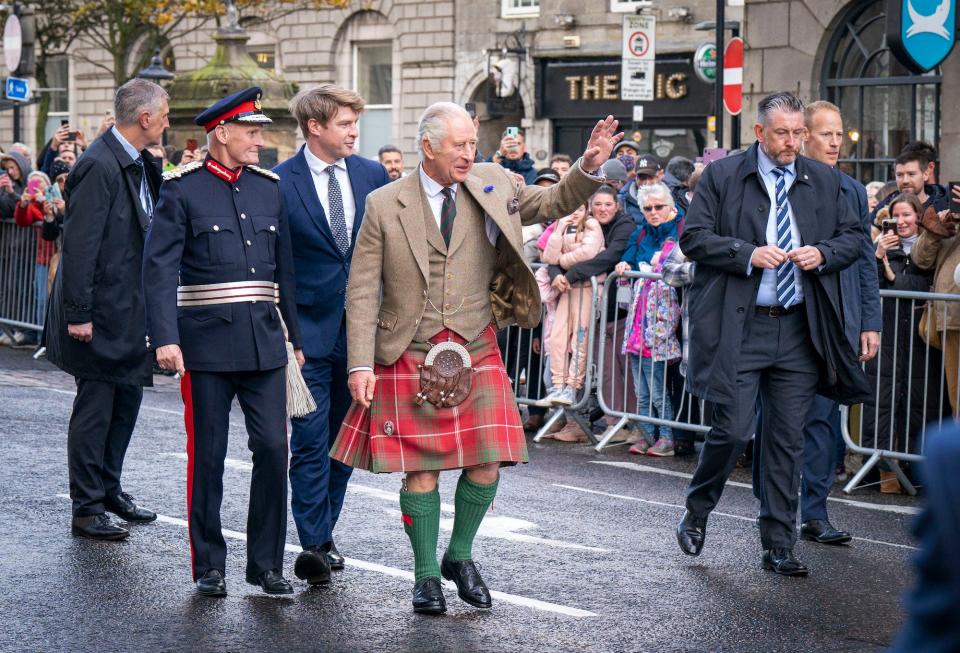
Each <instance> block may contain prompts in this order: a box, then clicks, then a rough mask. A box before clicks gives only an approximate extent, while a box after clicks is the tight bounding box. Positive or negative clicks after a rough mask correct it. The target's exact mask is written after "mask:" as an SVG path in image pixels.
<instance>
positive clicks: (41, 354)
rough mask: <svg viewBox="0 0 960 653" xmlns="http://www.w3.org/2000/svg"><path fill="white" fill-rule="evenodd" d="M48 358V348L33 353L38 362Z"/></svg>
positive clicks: (38, 348) (41, 347)
mask: <svg viewBox="0 0 960 653" xmlns="http://www.w3.org/2000/svg"><path fill="white" fill-rule="evenodd" d="M46 357H47V348H46V347H44V346H42V345H41V346H40V347H37V351H35V352H33V360H35V361H38V360H40V359H41V358H46Z"/></svg>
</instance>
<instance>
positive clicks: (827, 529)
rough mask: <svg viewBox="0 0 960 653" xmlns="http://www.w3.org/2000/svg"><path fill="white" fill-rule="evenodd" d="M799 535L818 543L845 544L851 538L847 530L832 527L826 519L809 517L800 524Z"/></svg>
mask: <svg viewBox="0 0 960 653" xmlns="http://www.w3.org/2000/svg"><path fill="white" fill-rule="evenodd" d="M800 537H802V538H803V539H805V540H810V541H811V542H817V543H819V544H846V543H847V542H849V541H850V540H852V539H853V535H851V534H850V533H848V532H847V531H841V530H839V529H837V528H834V527H833V524H831V523H830V522H828V521H827V520H826V519H811V520H809V521H805V522H803V524H801V525H800Z"/></svg>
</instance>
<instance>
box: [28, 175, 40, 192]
mask: <svg viewBox="0 0 960 653" xmlns="http://www.w3.org/2000/svg"><path fill="white" fill-rule="evenodd" d="M38 188H40V180H39V179H36V178H34V179H31V180H30V181H28V182H27V190H26V192H27V195H34V194H35V193H36V192H37V189H38Z"/></svg>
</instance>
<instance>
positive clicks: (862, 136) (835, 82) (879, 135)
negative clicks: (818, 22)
mask: <svg viewBox="0 0 960 653" xmlns="http://www.w3.org/2000/svg"><path fill="white" fill-rule="evenodd" d="M885 26H886V14H885V3H884V2H883V0H866V1H863V0H857V1H855V2H854V3H852V4H851V5H850V6H849V7H848V8H847V10H846V14H845V15H844V16H843V18H842V20H841V21H840V23H839V24H838V25H837V28H836V29H835V30H834V32H833V34H832V35H831V36H830V41H829V43H828V44H827V50H826V56H825V57H824V61H823V71H822V75H821V80H822V81H821V97H824V98H826V99H828V100H830V101H831V102H833V103H834V104H836V105H837V106H839V107H840V110H841V112H842V113H843V123H844V125H845V127H846V130H847V138H846V139H845V140H844V146H843V149H842V151H841V152H840V167H841V169H843V170H844V172H847V173H849V174H851V175H853V176H854V177H856V178H857V179H859V180H860V181H861V182H863V183H867V182H869V181H874V180H879V181H887V180H889V179H892V178H893V171H892V169H891V166H892V163H893V160H894V159H895V158H896V156H897V154H898V153H899V152H900V149H901V148H902V147H903V146H904V145H905V144H906V143H907V142H909V141H912V140H920V139H922V140H925V141H928V142H930V143H933V145H934V146H938V141H939V137H940V128H939V126H940V81H941V75H940V71H939V69H935V70H932V71H930V72H929V73H927V74H925V75H913V74H911V73H910V72H909V71H908V70H906V69H905V68H904V67H903V66H902V65H901V64H900V62H898V61H897V59H896V58H895V57H894V56H893V55H892V54H891V52H890V49H889V48H888V47H887V45H886V41H885V38H884V30H885Z"/></svg>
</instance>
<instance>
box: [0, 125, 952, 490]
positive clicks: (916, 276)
mask: <svg viewBox="0 0 960 653" xmlns="http://www.w3.org/2000/svg"><path fill="white" fill-rule="evenodd" d="M111 126H112V117H110V116H106V117H105V118H104V119H103V122H102V123H101V125H100V126H99V129H98V131H97V134H96V136H99V135H100V134H101V133H103V132H104V131H105V130H107V129H109V128H110V127H111ZM86 146H87V138H86V137H85V135H84V134H83V132H82V131H79V130H74V129H73V128H72V127H71V126H70V125H69V124H63V125H61V127H60V128H59V129H58V130H57V131H56V132H55V133H54V134H53V136H52V137H51V139H50V141H49V142H48V143H46V144H45V146H44V147H43V149H42V150H41V151H40V152H39V153H38V155H37V156H36V158H34V157H33V156H32V153H31V152H30V151H29V149H28V148H26V146H24V145H23V144H20V143H17V144H14V145H11V146H10V147H9V148H7V149H6V151H5V152H3V153H2V155H0V170H2V171H0V221H3V222H7V223H12V224H15V225H17V226H19V227H21V228H22V231H21V232H18V233H19V234H20V235H19V236H18V237H19V238H21V239H22V240H23V243H21V244H20V246H19V247H16V246H10V245H9V244H8V247H7V248H6V249H5V250H4V252H3V253H2V254H0V256H4V257H6V258H8V259H9V258H11V257H19V258H20V259H21V260H18V261H10V260H7V261H3V263H4V264H5V265H6V266H7V268H6V269H17V268H18V266H19V267H20V268H23V269H26V268H27V267H28V266H30V265H32V277H33V280H34V283H33V284H32V289H31V291H30V292H31V293H32V295H33V297H34V298H35V299H34V301H33V302H32V304H31V306H32V307H33V310H34V311H35V313H34V314H33V315H31V316H29V317H30V319H35V320H36V322H37V323H38V324H42V323H43V317H44V310H45V302H46V296H47V294H48V292H49V287H50V281H51V280H52V279H53V275H54V274H55V271H56V266H57V262H58V259H59V240H60V235H61V233H60V232H61V228H62V224H63V220H64V217H65V216H64V201H63V196H62V189H63V185H64V183H65V180H66V177H67V175H68V174H69V172H70V169H71V168H72V167H73V165H74V164H75V163H76V160H77V158H78V157H79V156H80V155H81V154H82V153H83V150H84V149H85V147H86ZM528 146H529V144H528V142H527V134H526V132H525V131H524V130H523V129H514V130H507V131H505V132H504V133H503V134H502V138H501V140H500V145H499V148H498V149H497V151H496V152H494V153H493V154H492V155H491V156H490V157H489V158H488V159H486V160H488V161H492V162H495V163H498V164H499V165H501V166H503V167H504V168H505V169H507V170H509V171H511V172H512V173H514V174H515V175H516V176H517V179H518V183H519V182H520V181H521V180H522V183H525V184H534V185H538V186H550V185H553V184H556V183H559V182H560V180H561V179H562V177H563V176H564V175H566V174H567V173H568V172H569V170H570V168H571V166H572V165H573V164H574V161H573V160H572V159H571V157H570V156H568V155H566V154H563V153H555V154H553V155H552V156H550V157H549V158H548V161H549V166H548V167H546V168H541V169H537V168H536V167H535V164H534V159H533V158H532V157H531V156H530V154H529V151H528ZM153 153H154V155H155V156H157V157H158V158H159V159H160V160H161V161H162V162H163V166H164V168H165V169H170V168H173V167H177V166H181V165H184V164H187V163H190V162H192V161H197V160H202V159H203V158H204V157H205V156H206V151H205V147H201V146H198V145H197V143H196V141H192V142H188V147H186V148H184V149H175V148H173V147H172V146H167V147H159V146H158V147H157V148H155V151H154V152H153ZM377 158H378V160H379V161H380V163H381V164H382V165H383V166H384V168H385V169H386V170H387V173H388V176H389V177H390V179H391V180H396V179H399V178H400V177H401V176H403V174H404V160H403V154H402V152H401V150H400V148H398V147H396V146H394V145H389V144H388V145H384V146H383V147H381V148H380V150H379V152H378V155H377ZM34 163H36V167H34ZM936 163H937V152H936V150H935V148H934V147H932V146H931V145H930V144H928V143H925V142H922V141H916V142H911V143H908V144H907V145H906V146H905V147H904V148H903V149H902V151H901V152H899V153H898V155H897V157H896V159H895V161H894V165H893V171H892V172H893V178H892V179H891V180H889V181H886V182H884V181H872V182H870V183H869V184H867V185H866V187H865V193H866V200H867V206H868V208H869V211H870V216H871V222H872V226H873V230H872V234H871V235H872V238H873V241H874V247H875V253H876V259H877V266H878V268H877V269H878V277H879V284H880V288H881V289H891V290H908V291H916V292H926V291H931V290H932V291H936V292H945V293H957V291H958V284H957V282H956V280H955V278H954V270H955V269H956V268H957V266H958V265H960V238H958V237H957V224H956V221H955V216H954V214H951V213H950V212H949V211H948V209H949V204H950V200H951V196H950V192H949V191H948V189H947V188H945V187H944V186H942V185H940V184H938V183H937V182H936ZM702 170H703V164H702V163H700V162H699V160H696V161H694V160H691V159H690V158H686V157H683V156H674V157H672V158H670V159H669V160H668V161H666V163H664V162H663V161H661V159H660V158H659V157H657V156H655V155H654V154H652V153H649V152H645V151H644V148H643V147H642V146H641V145H640V143H638V142H635V141H630V140H624V141H622V142H620V143H619V144H618V145H617V146H616V148H615V149H614V151H613V154H612V156H611V158H610V159H609V160H608V161H607V162H606V163H605V164H604V165H603V167H602V170H601V171H600V174H602V176H603V177H604V178H605V185H604V186H602V187H601V188H600V189H599V190H598V191H597V192H596V193H595V194H594V196H593V197H591V198H590V200H589V201H588V202H587V203H586V204H585V205H584V206H582V207H580V208H579V209H578V210H577V211H575V212H574V213H573V214H571V215H569V216H556V218H557V219H556V220H555V221H553V222H552V223H548V224H547V225H540V224H536V225H528V226H525V227H523V230H522V236H523V245H524V255H525V257H526V258H527V260H528V262H530V263H531V264H532V265H534V266H536V267H538V268H539V269H537V271H536V279H537V281H538V283H539V285H540V290H541V298H542V300H543V303H544V305H545V307H546V313H545V316H546V317H545V320H544V322H543V324H542V325H541V326H540V327H538V328H537V329H536V330H533V331H532V332H529V331H523V332H521V330H517V329H513V330H509V331H508V332H505V333H504V334H502V337H501V348H502V349H503V353H504V358H505V362H506V365H507V369H508V372H509V373H510V374H511V375H512V376H516V377H518V379H520V378H522V379H523V380H524V381H525V383H526V386H527V388H526V396H529V397H531V398H536V402H535V404H534V405H529V406H528V409H529V414H528V419H527V422H526V424H525V426H526V427H527V428H529V429H531V430H536V429H539V428H540V427H541V426H542V425H543V423H544V415H545V413H546V412H547V410H549V409H550V408H552V407H555V406H581V407H582V406H585V407H586V409H587V410H589V409H590V408H592V409H593V412H592V415H591V417H593V418H597V417H598V416H601V415H602V414H601V413H600V412H599V411H598V410H597V409H596V402H595V401H585V399H586V398H584V397H583V388H584V385H585V383H584V380H585V377H586V374H587V372H588V370H587V358H588V351H587V348H588V346H589V342H588V337H587V334H588V332H589V328H590V326H591V325H590V321H591V319H592V318H593V313H592V308H591V307H592V297H591V293H592V292H593V291H592V288H593V286H592V282H591V278H593V279H594V280H596V282H597V283H598V284H602V283H603V280H604V278H605V276H606V275H609V274H615V275H617V276H619V277H623V275H624V274H625V273H627V272H631V271H632V272H642V273H653V275H654V276H647V277H645V278H636V277H635V276H631V277H630V279H629V281H628V280H626V279H622V280H621V281H619V282H618V283H617V285H618V291H617V292H616V293H613V292H611V293H609V297H608V302H609V303H608V312H607V314H608V322H609V323H610V324H614V325H615V328H613V329H612V330H611V328H610V324H607V325H599V328H601V329H606V331H605V332H604V333H601V332H600V331H598V338H600V337H603V336H604V335H605V336H606V338H607V339H608V344H609V347H608V350H611V349H612V350H614V351H616V352H617V353H618V354H619V355H620V357H621V359H622V360H621V361H620V362H619V363H618V364H619V365H620V366H619V367H617V368H616V369H615V370H612V371H611V370H606V371H607V373H608V374H609V376H610V377H611V378H606V379H598V383H599V384H601V386H602V387H604V388H605V389H606V388H607V386H608V385H610V384H612V385H613V387H619V388H620V390H618V391H617V392H620V391H621V390H623V389H624V388H626V389H627V392H626V394H628V395H629V397H630V398H632V401H627V402H626V403H623V402H621V405H620V406H619V408H621V409H624V410H625V411H626V412H633V413H636V414H637V415H639V416H641V417H647V418H650V419H651V420H653V421H647V420H640V421H638V422H637V423H635V424H631V428H629V429H627V430H626V431H625V433H624V435H623V437H624V438H625V439H626V440H627V441H628V442H631V443H632V444H633V446H632V447H631V448H630V452H631V453H635V454H646V455H652V456H671V455H675V454H676V455H681V454H686V453H691V452H692V451H693V447H692V443H690V442H688V441H687V440H686V438H687V437H689V436H688V435H684V432H683V431H682V430H679V429H674V428H671V426H670V425H669V424H666V423H665V422H671V421H673V420H675V419H676V418H677V416H676V415H675V414H674V410H675V407H676V406H677V405H678V404H679V403H682V401H683V376H684V375H683V373H684V361H685V360H686V349H687V342H686V337H685V334H686V332H687V329H686V327H685V320H686V319H687V315H688V311H687V306H686V302H685V293H684V287H685V286H686V285H688V284H689V283H690V281H691V279H692V276H693V274H694V273H695V270H694V266H693V264H691V263H689V262H688V261H686V260H685V259H684V257H683V253H682V252H681V251H680V249H679V247H678V245H677V243H678V241H679V235H680V233H682V231H683V226H684V221H685V215H686V213H687V212H688V211H689V208H690V204H691V202H692V201H693V198H694V193H695V189H696V186H697V182H698V180H699V177H700V174H701V172H702ZM953 194H954V201H960V189H956V190H954V191H953ZM30 230H32V231H30ZM27 241H29V242H30V244H31V246H32V245H33V243H34V242H35V247H34V248H33V249H32V250H29V249H28V248H27V247H25V246H24V243H26V242H27ZM27 256H28V257H29V260H27V258H24V257H27ZM22 282H23V280H22V279H18V278H15V276H11V275H6V276H5V277H4V279H2V280H0V284H2V286H3V288H2V289H3V291H4V293H5V295H6V296H8V297H11V296H24V289H23V288H19V287H18V288H14V287H12V284H22ZM918 306H919V309H918ZM918 310H922V311H923V315H922V317H923V318H924V319H923V320H922V322H923V327H924V328H925V329H926V333H922V332H921V329H919V328H918V327H917V322H918V321H919V319H918V318H919V316H918V312H917V311H918ZM883 315H884V328H883V336H882V341H881V354H880V356H879V357H878V358H877V359H875V360H873V361H870V362H869V363H868V364H867V368H866V369H867V372H868V375H869V376H870V378H871V380H873V381H874V382H875V383H876V387H877V389H878V391H877V396H878V397H880V398H882V397H887V396H893V395H897V398H898V400H897V401H889V402H884V401H882V400H881V401H878V402H875V404H873V405H868V406H865V407H864V412H863V419H862V427H861V429H862V437H863V442H864V443H865V444H867V445H871V443H875V444H876V446H878V447H893V448H896V449H897V450H902V451H918V450H919V449H918V448H919V447H920V442H921V437H922V433H923V431H924V425H925V424H926V423H927V422H929V421H931V420H934V419H938V418H940V417H941V416H942V414H944V413H945V411H947V410H950V411H952V412H953V413H956V411H957V397H958V391H960V389H958V383H957V378H958V374H960V370H958V359H960V303H954V302H936V303H932V304H931V306H930V307H927V308H926V309H924V307H923V305H922V303H919V304H918V303H917V302H904V301H899V300H895V299H892V298H888V299H887V300H885V301H884V306H883ZM897 334H900V335H899V338H898V336H897ZM35 335H36V334H35V333H32V332H26V331H23V330H19V329H14V328H11V327H7V326H3V325H0V345H12V346H18V345H20V346H34V345H35V344H36V340H35ZM927 343H929V345H930V346H929V347H928V346H927ZM928 350H929V355H924V356H920V355H913V354H914V353H916V352H920V351H923V352H927V351H928ZM607 367H608V368H609V367H614V366H612V365H608V366H607ZM618 375H619V376H620V377H621V378H619V379H618V378H617V377H618ZM905 381H909V383H908V385H907V386H906V387H908V388H910V390H909V392H905V391H901V390H903V387H904V386H903V383H904V382H905ZM618 383H619V386H618V385H617V384H618ZM907 395H909V397H907ZM932 398H936V399H938V400H940V401H934V400H933V399H932ZM943 400H945V401H946V404H947V405H948V408H947V409H942V404H943V403H944V401H943ZM563 422H564V420H563V419H561V420H560V421H559V422H557V426H556V428H557V429H558V430H557V432H556V433H555V434H554V437H556V438H557V439H559V440H566V441H584V440H585V439H586V434H585V433H584V432H583V430H582V428H581V426H580V424H579V423H572V422H571V423H569V424H566V425H564V424H563ZM609 423H611V420H609V419H608V420H607V423H606V425H608V424H609ZM601 426H604V425H603V424H601ZM681 438H683V441H681ZM871 446H872V445H871ZM841 471H842V470H841ZM889 480H890V479H889V474H884V481H886V486H885V487H893V485H892V484H891V483H889ZM894 489H895V488H894Z"/></svg>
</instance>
